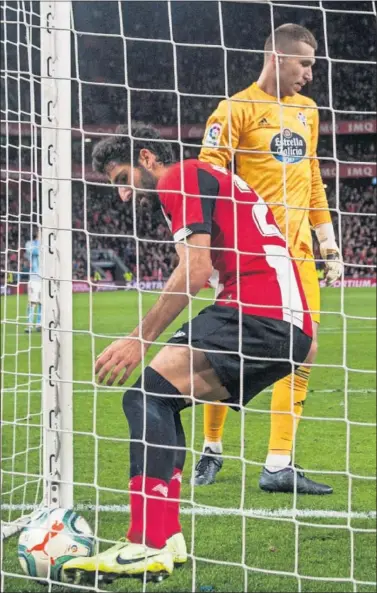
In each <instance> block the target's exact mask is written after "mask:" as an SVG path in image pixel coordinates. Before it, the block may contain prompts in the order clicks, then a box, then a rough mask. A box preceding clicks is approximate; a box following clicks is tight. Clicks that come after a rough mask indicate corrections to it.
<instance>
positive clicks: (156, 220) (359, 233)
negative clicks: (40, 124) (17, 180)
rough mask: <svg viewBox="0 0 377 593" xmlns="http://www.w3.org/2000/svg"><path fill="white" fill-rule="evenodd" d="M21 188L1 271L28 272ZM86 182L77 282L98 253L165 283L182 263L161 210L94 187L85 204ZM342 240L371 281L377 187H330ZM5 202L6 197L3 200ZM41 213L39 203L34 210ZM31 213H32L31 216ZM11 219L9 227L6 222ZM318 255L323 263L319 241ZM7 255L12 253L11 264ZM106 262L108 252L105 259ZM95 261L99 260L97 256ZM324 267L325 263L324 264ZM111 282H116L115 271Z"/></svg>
mask: <svg viewBox="0 0 377 593" xmlns="http://www.w3.org/2000/svg"><path fill="white" fill-rule="evenodd" d="M17 185H18V184H14V187H13V188H12V191H11V192H9V194H8V200H7V201H6V200H5V199H2V200H1V214H2V222H1V228H0V231H1V239H0V241H1V270H2V273H3V272H4V271H5V270H8V271H11V272H17V271H18V272H21V273H25V270H26V271H27V265H28V264H27V261H26V260H25V258H24V256H23V250H22V249H21V250H19V249H18V248H17V246H18V245H20V246H21V247H24V246H25V242H26V241H27V240H28V239H30V232H31V227H30V224H29V223H26V222H25V223H23V224H19V223H18V222H17V219H18V217H17V213H18V212H19V204H20V203H22V204H23V210H24V216H23V220H25V221H26V220H28V219H29V220H30V218H32V216H30V212H31V208H32V204H31V203H30V200H29V199H28V198H29V193H28V191H27V189H26V190H25V193H24V194H21V195H20V199H19V196H18V188H17ZM83 194H84V192H83V191H82V187H81V184H79V183H78V182H75V183H74V186H73V196H72V198H73V199H72V203H73V208H72V229H73V235H72V242H73V278H74V279H76V280H83V279H86V278H87V277H88V276H89V275H90V276H91V277H92V276H93V266H92V265H91V264H93V262H92V261H91V259H90V257H88V256H89V255H90V253H93V250H98V251H99V252H103V253H104V254H105V252H106V251H107V250H112V251H113V252H114V253H115V255H117V256H118V257H119V258H120V259H121V261H122V262H123V263H124V264H125V266H126V268H127V269H128V270H129V271H130V272H131V274H132V276H131V277H130V278H132V279H137V280H145V279H153V280H160V279H162V278H166V277H168V276H169V275H170V274H171V272H172V270H173V269H174V267H175V265H176V263H177V256H176V252H175V249H174V243H173V242H172V237H171V234H170V231H169V230H168V227H167V225H166V222H165V219H164V217H163V214H162V212H161V210H160V209H159V208H158V209H157V208H155V206H154V204H149V203H145V204H143V205H141V204H139V205H138V207H137V208H135V210H134V206H133V205H132V204H123V203H122V202H121V201H120V200H119V198H118V196H117V195H116V192H115V190H114V189H112V190H109V189H107V188H105V187H104V188H96V187H94V186H88V188H87V192H86V198H85V202H84V200H83ZM327 195H328V198H329V205H330V208H331V209H332V215H333V221H334V227H335V231H336V234H337V236H338V237H339V234H340V235H341V247H342V252H343V258H344V261H345V263H346V269H345V275H347V276H355V277H361V276H363V277H367V276H374V275H375V266H376V261H377V254H376V245H377V243H376V216H375V205H376V203H377V186H375V185H374V186H372V185H368V184H366V183H364V184H363V183H360V180H358V181H356V180H347V181H344V182H340V183H339V192H338V193H337V191H336V186H335V183H334V182H331V183H330V184H329V185H328V188H327ZM3 198H4V196H3ZM33 208H34V212H35V204H34V206H33ZM27 212H29V214H27ZM5 218H6V219H7V221H8V223H6V222H5V221H4V220H5ZM314 246H315V255H316V258H318V259H320V255H319V252H318V246H317V244H316V240H315V239H314ZM5 255H7V262H8V263H7V264H6V259H5ZM104 257H105V258H106V254H105V255H104ZM92 259H93V257H92ZM318 267H320V264H318ZM105 278H106V280H113V276H112V274H111V272H110V273H108V274H106V276H105Z"/></svg>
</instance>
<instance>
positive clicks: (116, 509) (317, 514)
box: [1, 503, 377, 519]
mask: <svg viewBox="0 0 377 593" xmlns="http://www.w3.org/2000/svg"><path fill="white" fill-rule="evenodd" d="M1 508H2V510H3V511H9V510H14V511H29V512H30V511H33V510H34V509H37V508H39V507H38V506H35V505H32V504H14V505H10V504H3V505H2V506H1ZM74 510H75V511H78V512H82V511H94V510H97V511H100V512H103V513H129V512H130V507H129V505H128V504H127V505H126V504H119V505H118V504H100V505H98V506H96V505H92V504H82V503H79V504H76V505H75V506H74ZM181 513H182V515H202V516H207V517H211V516H215V515H216V516H224V515H226V516H240V517H252V518H253V517H254V518H258V517H265V518H268V519H295V518H298V519H376V516H377V514H376V511H368V512H366V513H365V512H364V513H363V512H354V511H351V512H350V513H347V512H345V511H318V510H317V511H316V510H314V509H296V510H293V509H287V508H281V509H274V510H270V509H243V510H240V509H233V508H227V507H226V508H223V509H221V508H218V507H202V506H195V507H182V508H181Z"/></svg>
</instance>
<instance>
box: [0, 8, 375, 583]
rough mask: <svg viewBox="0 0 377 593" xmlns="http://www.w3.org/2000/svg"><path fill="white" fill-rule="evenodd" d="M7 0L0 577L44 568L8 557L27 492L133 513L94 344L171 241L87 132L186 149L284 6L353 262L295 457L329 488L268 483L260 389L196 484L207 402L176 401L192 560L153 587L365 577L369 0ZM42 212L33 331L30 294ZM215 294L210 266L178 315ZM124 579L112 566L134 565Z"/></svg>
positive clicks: (121, 519) (106, 528)
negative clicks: (132, 131) (31, 249)
mask: <svg viewBox="0 0 377 593" xmlns="http://www.w3.org/2000/svg"><path fill="white" fill-rule="evenodd" d="M1 10H2V14H1V120H2V123H1V185H0V187H1V202H0V204H1V238H0V241H1V322H2V328H1V382H2V384H1V387H2V395H1V397H2V400H1V420H2V436H1V439H2V441H1V450H2V454H1V455H2V470H1V489H2V493H1V496H2V535H3V538H4V539H6V541H4V545H3V547H2V565H1V575H2V576H1V579H2V583H1V588H2V590H3V591H18V590H23V591H37V590H39V589H38V586H39V585H38V583H37V582H36V581H35V580H32V579H30V578H29V577H27V576H26V575H25V574H23V573H22V570H21V567H20V566H19V563H18V559H17V537H18V535H17V534H18V533H19V531H20V529H22V526H23V525H25V524H26V523H27V522H28V520H29V517H30V513H31V512H32V511H33V510H34V509H36V508H38V507H39V506H41V505H48V506H50V507H56V506H61V507H71V506H73V508H74V509H76V510H77V511H78V512H80V513H81V514H83V516H85V518H86V519H87V520H88V522H89V523H90V524H91V526H92V528H93V530H94V531H95V535H96V538H97V539H98V541H99V543H100V544H101V546H103V547H106V546H108V545H110V543H111V542H114V541H116V540H117V539H118V538H119V537H122V536H124V532H125V530H126V529H127V525H128V519H129V507H128V494H129V493H128V489H127V488H128V486H127V484H128V444H129V437H128V427H127V423H126V420H125V417H124V415H123V414H122V411H121V401H122V393H123V390H122V389H120V388H119V387H103V386H99V385H98V384H97V383H96V380H95V376H94V361H95V359H96V356H98V354H99V353H100V352H101V351H102V350H103V348H104V347H105V346H106V345H107V344H109V343H110V341H112V340H113V339H115V338H116V337H119V336H124V335H127V333H128V332H130V331H132V330H133V329H134V327H136V326H137V325H138V323H139V320H140V319H141V316H142V315H143V314H144V313H145V312H146V311H147V310H148V308H149V307H150V306H151V305H152V304H153V303H154V302H155V300H156V297H157V295H158V292H159V291H160V290H161V289H162V288H163V286H164V283H165V282H166V279H167V278H168V277H169V275H170V274H171V272H172V270H173V269H174V266H175V265H176V256H175V250H174V245H173V243H172V241H171V237H170V234H169V231H168V229H167V228H166V225H165V223H164V220H163V217H162V216H161V214H160V212H159V211H156V210H154V209H153V208H152V207H151V206H149V205H145V204H144V205H142V206H141V207H140V208H138V209H137V208H136V207H135V206H125V205H122V204H121V202H120V201H119V199H118V197H117V195H116V194H115V193H114V190H113V189H111V188H109V187H108V185H107V184H106V179H105V178H103V177H102V176H100V175H98V174H95V173H94V172H93V171H92V168H91V152H92V149H93V146H94V144H95V142H96V141H98V139H100V138H102V137H104V136H105V135H108V134H112V133H114V132H115V128H116V126H117V125H118V124H122V123H127V124H128V125H130V124H131V121H143V122H146V123H149V124H153V125H155V126H156V127H157V128H158V129H159V130H160V131H161V135H162V137H163V138H165V139H166V140H169V141H171V142H172V144H173V148H174V151H175V154H176V157H177V158H191V157H196V156H197V155H198V153H199V151H200V147H201V143H202V138H203V133H204V129H205V122H206V120H207V118H208V117H209V115H210V114H211V113H212V112H213V110H214V109H215V108H216V106H217V105H218V103H219V101H220V100H222V99H223V98H225V97H229V96H231V95H233V94H234V93H236V92H238V91H240V90H242V89H244V88H246V87H247V86H248V85H250V84H251V83H252V82H254V81H255V80H257V78H258V76H259V73H260V70H261V67H262V64H263V56H264V52H263V46H264V42H265V39H266V38H267V36H268V35H269V34H270V33H271V31H272V30H274V29H275V28H276V27H278V26H279V25H281V24H283V23H287V22H292V23H298V24H301V25H304V26H305V27H307V28H308V29H310V30H311V31H312V32H313V33H314V35H315V37H316V39H317V40H318V51H317V55H316V60H317V62H316V66H315V68H314V70H313V77H314V80H313V82H312V83H311V84H310V85H308V89H307V90H305V93H307V94H308V95H309V96H310V97H312V98H313V99H314V100H315V101H316V103H317V104H318V107H319V114H320V121H321V124H320V140H319V149H318V154H319V158H320V164H321V170H322V176H323V179H324V182H325V184H326V186H327V196H328V199H329V205H330V208H331V213H332V218H333V222H334V227H335V230H336V234H337V239H338V243H339V245H340V247H341V249H342V253H343V258H344V262H345V268H344V278H343V279H342V282H338V283H337V285H336V286H335V287H334V288H325V287H323V289H322V290H321V326H320V334H319V355H318V358H317V360H316V363H315V365H314V367H313V370H312V374H311V380H310V386H309V387H310V389H309V395H308V398H307V402H306V406H305V409H304V414H303V416H302V419H301V422H300V428H299V430H298V433H297V439H296V442H295V443H294V458H295V461H297V462H298V463H300V464H301V465H302V466H304V467H305V472H306V473H307V475H308V476H309V477H311V478H312V479H315V480H319V481H321V482H325V483H331V485H332V486H333V488H334V492H333V494H332V495H331V496H327V497H310V496H307V497H302V496H301V497H300V496H299V495H293V494H276V495H267V494H266V493H263V492H261V491H260V490H259V488H258V476H259V473H260V471H261V469H262V467H263V464H264V461H265V456H266V451H267V445H268V436H269V423H270V399H271V393H270V391H268V392H264V393H263V394H261V395H259V396H257V397H256V398H255V399H254V400H253V401H252V403H251V404H250V405H249V406H247V408H245V409H244V410H242V413H241V414H233V413H229V416H228V419H227V423H226V426H225V432H224V441H223V445H224V454H223V458H224V467H223V469H222V471H221V473H220V474H219V476H218V479H217V481H216V484H214V485H211V486H209V487H202V488H200V487H199V488H196V487H194V486H193V485H192V477H193V470H194V467H195V464H196V463H197V461H198V458H199V456H200V453H201V450H202V440H203V410H202V407H201V406H196V407H195V408H193V409H191V410H188V411H185V412H184V413H183V414H182V418H183V423H184V426H185V431H186V440H187V460H186V466H185V471H184V480H183V489H182V524H183V530H184V534H185V537H186V540H187V545H188V552H189V562H188V564H187V565H186V567H185V568H184V569H183V570H182V571H175V572H174V573H173V575H172V576H171V578H170V579H168V580H167V581H165V582H164V583H163V584H161V585H159V586H158V587H159V590H160V589H161V590H164V591H171V590H180V591H228V590H234V591H351V590H352V591H363V592H364V591H373V590H375V587H376V582H375V581H376V579H375V561H376V547H375V519H376V508H375V479H376V460H375V436H376V431H375V403H376V402H375V396H374V395H373V394H375V383H376V382H375V355H376V352H375V331H376V316H375V304H376V295H375V286H376V257H377V256H376V215H375V212H374V211H375V203H376V199H377V191H376V188H377V171H376V164H375V160H376V98H375V87H376V23H377V15H376V2H372V1H369V0H365V1H353V2H327V1H310V0H308V1H302V2H301V1H300V2H293V1H292V2H281V1H272V0H269V1H267V0H265V1H253V0H238V1H235V2H228V1H225V0H224V1H219V2H217V1H216V2H215V1H209V2H193V1H182V2H181V1H179V2H178V1H172V2H168V1H165V0H158V1H154V2H144V1H140V2H136V1H129V0H127V1H114V2H81V1H75V2H58V1H51V2H48V1H46V2H37V1H26V0H25V1H23V0H22V1H21V0H20V1H8V0H5V1H4V2H3V3H2V6H1ZM36 229H37V230H40V232H41V244H42V247H41V254H40V275H41V276H42V285H43V290H42V314H41V315H42V316H41V322H40V329H41V331H38V329H39V327H38V321H37V320H36V317H35V318H33V319H30V310H29V307H28V296H27V291H28V281H29V261H28V259H27V254H26V243H27V242H28V241H30V240H32V239H33V233H34V231H35V230H36ZM315 254H316V257H317V258H318V262H317V265H318V275H319V279H320V282H321V284H322V280H321V274H322V273H323V262H321V261H320V255H319V251H318V250H317V251H315ZM212 302H213V293H212V291H211V289H210V288H207V289H205V290H204V291H203V292H201V293H200V294H199V295H198V297H197V298H194V299H192V301H191V305H190V307H189V309H188V312H186V313H185V315H186V317H185V319H186V318H187V315H189V316H193V315H195V314H196V313H197V312H198V311H199V310H200V309H201V308H203V306H205V305H209V304H211V303H212ZM181 322H182V318H180V319H179V320H177V321H176V322H174V325H173V326H172V327H171V328H169V330H168V331H167V333H165V334H163V336H162V337H161V341H165V342H166V340H167V339H168V338H169V336H171V335H172V333H173V332H174V331H175V330H176V329H177V328H178V327H179V326H180V324H181ZM157 347H158V345H157V346H156V347H153V348H151V354H153V353H154V352H156V351H157ZM148 360H149V359H148ZM133 378H135V379H136V374H135V376H134V377H133ZM133 382H134V381H130V385H132V383H133ZM12 535H16V537H10V536H12ZM8 538H9V539H8ZM48 586H49V590H52V586H53V583H52V581H51V580H50V579H48ZM117 587H118V588H117ZM121 587H122V588H121V589H120V588H119V586H117V585H115V584H114V585H111V586H110V587H109V588H110V589H111V590H122V591H134V590H145V588H146V584H145V583H142V582H141V583H140V584H139V583H137V584H136V585H135V584H134V583H133V582H128V581H124V582H122V585H121ZM135 587H136V588H135ZM148 587H149V586H148ZM101 588H103V586H102V585H101V586H100V585H99V586H98V587H95V590H101Z"/></svg>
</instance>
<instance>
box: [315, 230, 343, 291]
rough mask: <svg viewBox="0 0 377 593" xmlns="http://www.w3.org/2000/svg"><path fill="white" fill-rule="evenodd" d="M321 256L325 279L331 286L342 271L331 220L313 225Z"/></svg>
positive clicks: (341, 261) (340, 257) (341, 262)
mask: <svg viewBox="0 0 377 593" xmlns="http://www.w3.org/2000/svg"><path fill="white" fill-rule="evenodd" d="M314 230H315V233H316V235H317V239H318V242H319V250H320V252H321V257H322V259H323V260H324V262H325V281H326V284H327V285H329V286H331V285H332V284H334V282H336V281H337V280H339V278H341V276H342V272H343V260H342V256H341V254H340V250H339V247H338V246H337V244H336V241H335V234H334V227H333V225H332V223H331V222H324V223H323V224H319V225H317V226H316V227H315V229H314Z"/></svg>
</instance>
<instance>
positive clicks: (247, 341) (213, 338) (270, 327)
mask: <svg viewBox="0 0 377 593" xmlns="http://www.w3.org/2000/svg"><path fill="white" fill-rule="evenodd" d="M240 315H241V320H242V323H241V324H240V323H239V319H240ZM169 343H171V344H190V345H191V346H193V347H194V348H198V349H200V350H205V351H206V352H205V354H206V356H207V358H208V360H209V362H210V363H211V366H212V368H213V369H214V371H215V372H216V374H217V376H218V377H219V379H220V381H221V383H222V385H223V386H224V387H226V389H227V390H228V391H229V393H230V396H231V397H230V398H229V399H228V400H227V403H229V404H238V405H236V406H234V409H237V410H239V404H241V403H242V404H243V405H246V404H247V403H248V402H249V401H250V400H251V399H252V398H253V397H254V396H255V395H257V394H258V393H260V392H261V391H263V389H265V388H266V387H268V386H269V385H271V384H272V383H275V381H278V380H279V379H282V378H283V377H285V376H286V375H288V374H290V373H291V372H292V363H291V362H290V360H293V361H294V363H295V366H296V367H297V366H299V365H300V364H301V363H303V362H304V360H305V358H306V356H307V354H308V352H309V350H310V346H311V343H312V339H311V338H309V336H307V335H306V334H304V332H303V331H301V330H300V329H299V328H298V327H296V326H295V325H291V324H290V323H287V322H286V321H281V320H279V319H271V318H270V317H258V316H256V315H242V314H240V313H239V311H238V309H235V308H231V307H223V306H219V305H211V306H210V307H206V308H205V309H203V311H201V312H200V313H199V315H198V316H197V317H194V319H193V320H192V321H191V323H185V324H184V325H183V326H182V327H181V329H180V330H178V331H177V332H176V333H175V334H174V336H173V337H172V338H171V339H170V340H169ZM291 348H292V350H291ZM291 354H292V356H291ZM241 391H242V393H243V399H242V402H241V401H240V394H241Z"/></svg>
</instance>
